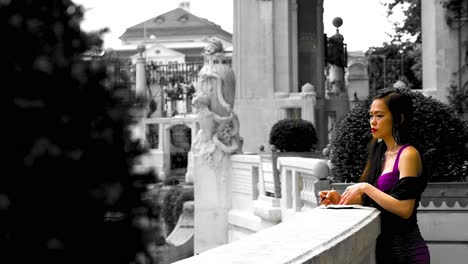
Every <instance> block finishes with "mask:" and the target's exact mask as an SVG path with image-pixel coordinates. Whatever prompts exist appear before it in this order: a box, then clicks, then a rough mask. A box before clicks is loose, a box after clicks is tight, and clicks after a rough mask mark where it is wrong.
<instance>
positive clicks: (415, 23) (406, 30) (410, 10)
mask: <svg viewBox="0 0 468 264" xmlns="http://www.w3.org/2000/svg"><path fill="white" fill-rule="evenodd" d="M384 5H385V6H386V7H387V17H388V16H391V15H392V14H393V12H394V9H395V8H396V7H401V6H403V5H404V6H407V7H406V8H405V9H404V10H403V14H404V15H405V19H404V20H403V23H402V24H395V33H394V35H393V38H396V37H399V36H400V37H401V36H402V35H409V36H412V37H414V39H415V42H416V43H421V0H393V1H390V2H387V3H384Z"/></svg>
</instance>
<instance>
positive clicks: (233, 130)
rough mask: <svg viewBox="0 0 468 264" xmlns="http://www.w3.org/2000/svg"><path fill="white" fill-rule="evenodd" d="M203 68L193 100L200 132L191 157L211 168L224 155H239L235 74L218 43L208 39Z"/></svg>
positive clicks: (240, 144)
mask: <svg viewBox="0 0 468 264" xmlns="http://www.w3.org/2000/svg"><path fill="white" fill-rule="evenodd" d="M203 55H204V59H205V61H204V65H203V67H202V69H201V70H200V72H199V74H198V81H197V85H196V92H195V95H194V98H193V100H192V103H193V106H194V107H195V108H196V110H197V122H198V124H199V125H200V130H199V132H198V134H197V135H196V137H195V138H194V141H193V144H192V155H193V157H203V159H204V160H206V161H207V162H208V164H209V165H210V166H213V165H215V164H219V162H218V161H220V160H221V159H222V158H223V157H224V156H226V155H230V154H233V153H241V152H242V151H241V148H242V138H241V137H240V136H239V119H238V117H237V115H236V114H235V113H234V112H233V107H234V97H235V77H234V71H233V70H232V68H231V66H230V65H229V64H228V60H227V59H226V58H225V55H224V49H223V45H222V43H221V42H220V41H219V40H215V39H213V40H210V42H209V44H208V45H207V47H206V48H205V49H204V54H203Z"/></svg>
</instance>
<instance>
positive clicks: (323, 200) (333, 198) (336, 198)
mask: <svg viewBox="0 0 468 264" xmlns="http://www.w3.org/2000/svg"><path fill="white" fill-rule="evenodd" d="M319 198H320V204H324V205H329V204H338V203H339V202H340V200H341V195H340V194H339V193H338V192H337V191H335V190H328V191H320V192H319Z"/></svg>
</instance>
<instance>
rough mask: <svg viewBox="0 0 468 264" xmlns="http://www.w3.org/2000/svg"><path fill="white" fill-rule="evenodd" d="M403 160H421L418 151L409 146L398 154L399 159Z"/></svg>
mask: <svg viewBox="0 0 468 264" xmlns="http://www.w3.org/2000/svg"><path fill="white" fill-rule="evenodd" d="M405 158H408V159H421V156H420V155H419V151H418V150H417V149H416V148H415V147H413V146H411V145H407V146H406V147H405V148H404V149H403V150H402V151H401V154H400V159H405Z"/></svg>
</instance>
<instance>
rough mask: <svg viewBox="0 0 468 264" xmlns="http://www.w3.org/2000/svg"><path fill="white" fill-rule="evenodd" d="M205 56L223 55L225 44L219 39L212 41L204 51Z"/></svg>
mask: <svg viewBox="0 0 468 264" xmlns="http://www.w3.org/2000/svg"><path fill="white" fill-rule="evenodd" d="M204 52H205V54H209V55H211V54H215V53H223V52H224V48H223V43H222V42H221V41H220V40H217V39H211V40H210V42H209V43H208V45H207V46H206V47H205V49H204Z"/></svg>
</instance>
